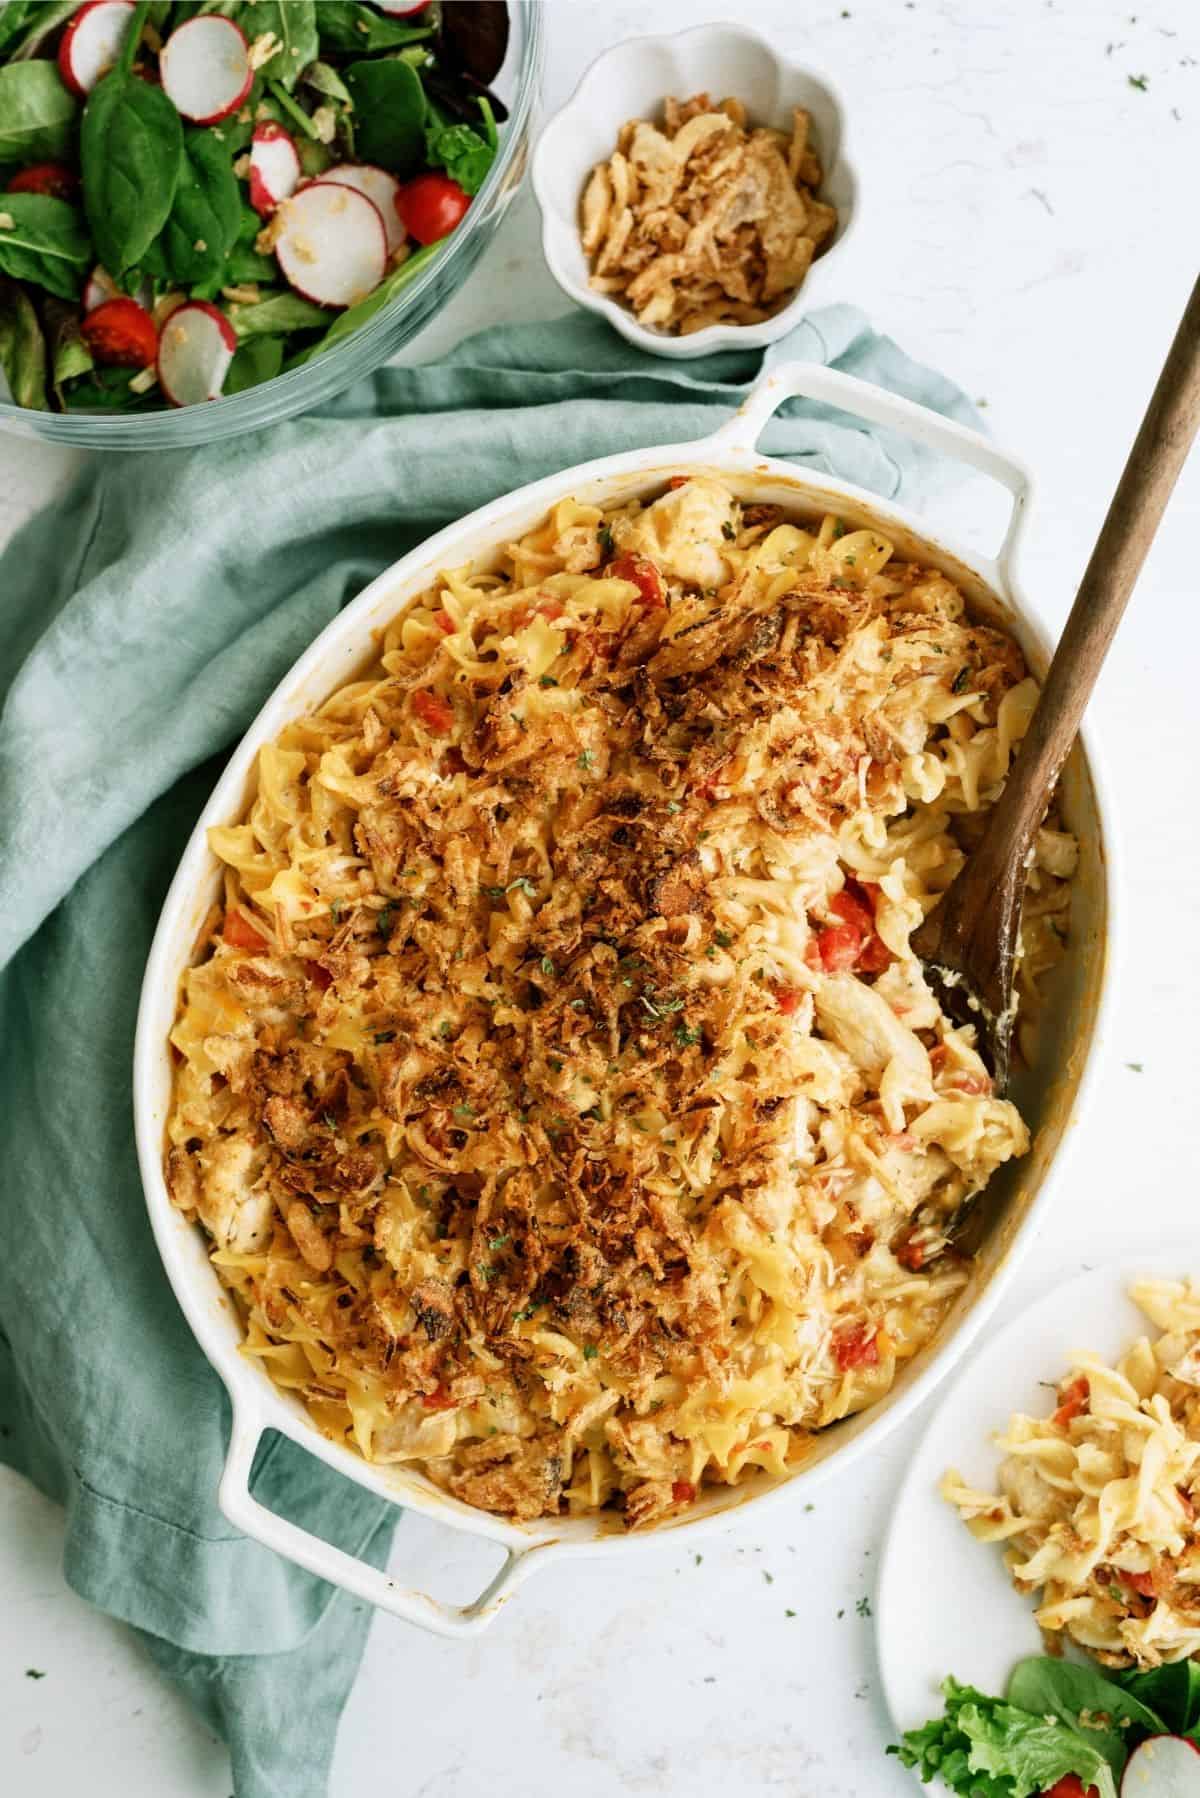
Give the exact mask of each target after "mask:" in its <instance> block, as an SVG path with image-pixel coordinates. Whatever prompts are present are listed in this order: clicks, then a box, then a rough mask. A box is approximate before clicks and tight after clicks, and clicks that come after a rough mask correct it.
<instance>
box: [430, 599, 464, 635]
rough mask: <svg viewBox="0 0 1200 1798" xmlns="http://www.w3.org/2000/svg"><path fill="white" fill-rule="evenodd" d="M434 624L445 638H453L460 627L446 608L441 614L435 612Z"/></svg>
mask: <svg viewBox="0 0 1200 1798" xmlns="http://www.w3.org/2000/svg"><path fill="white" fill-rule="evenodd" d="M433 622H434V623H435V624H436V625H437V627H438V629H439V630H440V631H441V633H442V635H443V637H449V636H452V635H453V633H454V632H455V631H456V630H457V629H458V626H457V625H456V624H455V622H454V620H453V618H451V616H450V614H449V612H447V611H446V609H445V607H444V606H443V608H442V610H441V611H440V612H435V613H434V614H433Z"/></svg>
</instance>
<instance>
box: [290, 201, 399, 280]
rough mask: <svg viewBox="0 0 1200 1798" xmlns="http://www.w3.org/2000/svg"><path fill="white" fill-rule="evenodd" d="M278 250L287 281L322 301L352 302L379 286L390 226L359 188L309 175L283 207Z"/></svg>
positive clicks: (385, 259)
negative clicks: (308, 179) (313, 179)
mask: <svg viewBox="0 0 1200 1798" xmlns="http://www.w3.org/2000/svg"><path fill="white" fill-rule="evenodd" d="M278 219H279V225H278V230H277V235H276V238H275V254H276V256H277V258H278V260H279V266H280V268H281V269H282V270H283V272H284V274H285V275H286V276H287V279H288V281H289V282H290V283H291V285H292V286H293V287H294V288H295V289H296V292H297V293H302V294H303V295H304V297H305V298H306V299H309V300H315V301H316V303H317V305H318V306H352V305H353V304H354V302H355V300H361V299H363V298H364V297H365V295H367V294H369V293H370V292H372V290H373V289H374V288H376V287H378V286H379V283H380V282H381V281H382V280H383V277H384V273H385V271H386V269H387V232H386V230H385V228H384V223H383V220H382V218H381V217H380V215H379V208H378V206H376V205H375V204H374V202H373V201H371V200H369V199H368V198H367V196H366V194H364V193H360V192H359V191H358V189H357V188H354V187H346V186H344V185H343V184H342V183H341V182H338V181H310V182H309V184H308V186H307V187H302V188H300V189H299V191H298V192H296V193H294V194H293V195H292V197H291V199H290V200H285V201H284V203H283V205H282V206H281V207H280V208H279V213H278Z"/></svg>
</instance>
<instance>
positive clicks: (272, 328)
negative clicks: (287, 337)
mask: <svg viewBox="0 0 1200 1798" xmlns="http://www.w3.org/2000/svg"><path fill="white" fill-rule="evenodd" d="M328 317H329V314H328V312H327V311H326V310H325V308H324V307H323V306H316V305H314V304H313V302H312V301H311V300H306V299H303V298H302V297H301V295H300V294H298V293H278V294H273V295H272V297H271V298H270V299H269V300H258V301H256V303H255V304H254V305H253V306H231V307H230V310H229V322H230V324H231V325H232V326H233V328H234V331H235V332H236V333H237V335H238V337H239V338H246V337H274V336H278V335H279V334H280V332H284V331H312V330H316V329H317V328H318V327H319V326H321V325H323V324H324V323H325V321H326V319H327V318H328Z"/></svg>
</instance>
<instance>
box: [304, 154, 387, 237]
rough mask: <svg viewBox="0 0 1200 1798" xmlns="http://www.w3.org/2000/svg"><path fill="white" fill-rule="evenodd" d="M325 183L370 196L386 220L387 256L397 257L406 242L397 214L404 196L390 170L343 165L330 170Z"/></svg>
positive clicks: (362, 164)
mask: <svg viewBox="0 0 1200 1798" xmlns="http://www.w3.org/2000/svg"><path fill="white" fill-rule="evenodd" d="M321 180H322V181H335V182H336V183H337V184H338V186H339V187H352V188H354V189H355V191H356V192H357V193H360V194H366V196H367V198H368V200H370V201H371V202H372V204H373V205H374V206H376V207H377V208H378V210H379V216H380V218H381V219H382V220H383V229H384V232H385V233H386V235H387V253H388V255H389V256H393V255H395V253H396V251H397V250H398V249H399V248H400V245H401V244H402V243H403V242H404V226H403V225H402V224H401V223H400V214H399V213H398V212H397V211H396V195H397V194H398V193H399V192H400V183H399V182H398V181H397V179H396V177H395V175H389V174H388V171H387V170H386V169H381V168H379V167H377V166H376V164H375V163H373V162H339V163H337V164H336V165H335V166H334V167H333V168H331V169H326V170H325V173H324V174H323V175H322V176H321Z"/></svg>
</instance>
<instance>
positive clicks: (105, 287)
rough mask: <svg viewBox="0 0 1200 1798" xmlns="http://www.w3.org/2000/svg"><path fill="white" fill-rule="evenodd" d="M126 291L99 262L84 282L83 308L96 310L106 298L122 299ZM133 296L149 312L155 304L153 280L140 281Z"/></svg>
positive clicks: (86, 310)
mask: <svg viewBox="0 0 1200 1798" xmlns="http://www.w3.org/2000/svg"><path fill="white" fill-rule="evenodd" d="M124 292H125V289H124V288H123V287H118V286H117V284H116V282H115V281H114V280H113V278H112V276H111V275H110V274H109V272H108V270H107V269H106V268H102V267H101V266H100V264H99V263H97V264H96V266H95V268H94V269H93V270H92V272H91V274H90V275H89V276H88V278H87V280H86V281H85V282H84V284H83V310H84V311H85V312H94V311H95V310H96V307H97V306H103V304H104V302H105V301H106V300H118V299H120V298H121V296H122V294H123V293H124ZM133 298H134V299H135V300H136V301H137V303H138V305H139V306H142V307H144V308H145V310H146V311H147V312H149V311H150V309H151V307H152V306H153V305H154V283H153V281H139V282H138V285H137V287H136V288H135V289H134V293H133Z"/></svg>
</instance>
